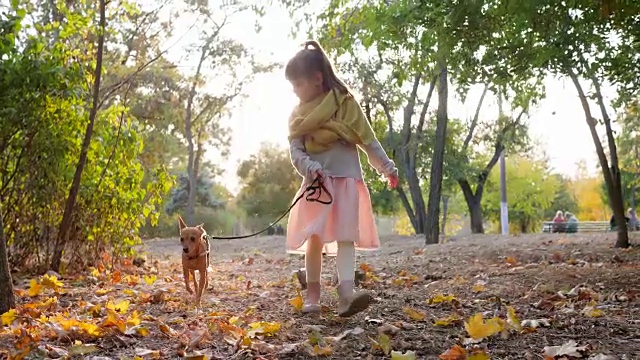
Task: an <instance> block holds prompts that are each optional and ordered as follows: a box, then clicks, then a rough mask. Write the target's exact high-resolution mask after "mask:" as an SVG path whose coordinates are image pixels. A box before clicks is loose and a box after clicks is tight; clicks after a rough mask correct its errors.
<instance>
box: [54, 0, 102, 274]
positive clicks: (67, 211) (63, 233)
mask: <svg viewBox="0 0 640 360" xmlns="http://www.w3.org/2000/svg"><path fill="white" fill-rule="evenodd" d="M99 6H100V27H99V30H98V31H99V34H98V49H97V51H96V68H95V71H94V82H93V101H92V103H91V112H90V113H89V124H87V129H86V130H85V133H84V140H83V141H82V148H81V150H80V159H78V164H77V166H76V172H75V174H74V176H73V182H72V183H71V189H69V197H68V198H67V203H66V205H65V208H64V213H63V215H62V221H61V222H60V228H59V230H58V238H57V239H56V245H55V248H54V251H53V257H52V259H51V264H50V266H49V268H50V269H51V270H53V271H56V272H58V271H60V263H61V261H62V252H63V250H64V248H65V246H66V244H67V241H68V239H69V232H70V230H71V221H72V219H73V209H74V207H75V204H76V199H77V197H78V192H79V190H80V181H81V180H82V172H83V171H84V167H85V165H86V163H87V155H88V153H89V145H91V136H92V135H93V126H94V124H95V121H96V115H97V113H98V96H99V95H100V79H101V77H102V54H103V49H104V37H105V29H106V22H107V21H106V16H105V0H100V2H99Z"/></svg>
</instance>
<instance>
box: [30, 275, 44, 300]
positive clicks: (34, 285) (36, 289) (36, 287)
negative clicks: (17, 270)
mask: <svg viewBox="0 0 640 360" xmlns="http://www.w3.org/2000/svg"><path fill="white" fill-rule="evenodd" d="M29 285H30V286H29V292H28V295H29V296H30V297H34V296H38V295H39V294H40V291H41V290H42V286H41V285H40V284H39V283H38V281H37V280H36V279H31V281H30V282H29Z"/></svg>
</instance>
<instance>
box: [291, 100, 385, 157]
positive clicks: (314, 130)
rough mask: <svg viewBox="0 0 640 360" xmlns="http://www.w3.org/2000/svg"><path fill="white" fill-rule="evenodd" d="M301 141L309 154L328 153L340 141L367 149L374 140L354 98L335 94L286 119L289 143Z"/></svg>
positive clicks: (306, 105) (306, 106) (298, 107)
mask: <svg viewBox="0 0 640 360" xmlns="http://www.w3.org/2000/svg"><path fill="white" fill-rule="evenodd" d="M336 99H337V101H336ZM300 137H303V138H304V144H305V149H306V151H307V152H310V153H319V152H322V151H325V150H328V149H329V148H330V147H331V145H332V144H333V143H334V142H336V141H338V140H340V139H342V140H345V141H347V142H348V143H350V144H355V145H368V144H370V143H371V142H372V141H373V140H375V138H376V136H375V134H374V133H373V129H371V125H370V124H369V122H368V121H367V118H366V116H365V115H364V113H363V112H362V109H361V108H360V105H358V103H357V102H356V101H355V99H354V98H353V96H351V95H349V94H341V93H339V92H338V91H336V90H332V91H330V92H328V93H327V94H326V95H325V96H324V97H322V96H321V97H319V98H317V99H315V100H312V101H310V102H307V103H304V104H300V105H298V106H297V107H296V108H295V109H294V110H293V113H292V114H291V117H290V118H289V140H291V139H294V138H300Z"/></svg>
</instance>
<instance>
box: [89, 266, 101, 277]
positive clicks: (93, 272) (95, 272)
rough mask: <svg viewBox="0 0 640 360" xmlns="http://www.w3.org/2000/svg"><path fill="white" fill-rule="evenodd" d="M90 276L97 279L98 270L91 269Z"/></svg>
mask: <svg viewBox="0 0 640 360" xmlns="http://www.w3.org/2000/svg"><path fill="white" fill-rule="evenodd" d="M90 274H91V276H93V277H95V278H97V277H99V276H100V271H98V269H96V268H92V270H91V272H90Z"/></svg>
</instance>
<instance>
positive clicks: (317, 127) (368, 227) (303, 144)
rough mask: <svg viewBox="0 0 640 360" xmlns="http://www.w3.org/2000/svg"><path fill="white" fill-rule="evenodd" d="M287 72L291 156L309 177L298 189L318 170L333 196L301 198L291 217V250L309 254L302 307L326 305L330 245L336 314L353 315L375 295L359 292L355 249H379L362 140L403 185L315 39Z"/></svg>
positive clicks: (382, 169)
mask: <svg viewBox="0 0 640 360" xmlns="http://www.w3.org/2000/svg"><path fill="white" fill-rule="evenodd" d="M285 76H286V78H287V80H289V81H290V82H291V84H292V85H293V91H294V92H295V94H296V96H297V97H298V98H299V99H300V104H299V105H298V106H296V108H295V109H294V110H293V113H292V114H291V117H290V119H289V143H290V147H289V149H290V155H291V162H292V164H293V166H294V167H295V169H296V170H297V171H298V173H299V174H300V175H301V176H303V178H304V180H303V184H302V187H301V189H300V190H299V192H298V195H300V193H301V192H303V191H304V189H305V187H306V186H307V185H308V184H310V183H311V182H312V181H313V179H314V178H316V177H317V176H320V177H322V179H323V184H324V185H325V187H326V188H327V190H328V191H329V192H330V193H331V195H332V196H333V202H332V203H331V204H330V205H324V204H321V203H317V202H307V201H301V202H299V203H298V205H296V206H295V207H294V208H293V210H292V211H291V213H290V215H289V223H288V226H287V252H288V253H305V265H306V271H307V296H306V299H305V303H304V305H303V308H302V311H303V312H305V313H311V312H319V311H320V273H321V271H322V252H323V248H324V250H325V252H326V253H327V254H328V255H337V259H336V265H337V268H338V281H339V285H338V296H339V302H338V315H340V316H351V315H353V314H356V313H358V312H360V311H362V310H364V309H366V308H367V307H368V306H369V302H370V301H371V297H370V295H369V294H368V293H367V292H364V291H361V292H355V291H354V287H355V286H354V273H355V250H356V248H358V249H363V250H375V249H377V248H379V247H380V240H379V239H378V233H377V230H376V226H375V222H374V216H373V210H372V208H371V199H370V198H369V191H368V190H367V187H366V186H365V184H364V181H363V178H362V169H361V168H360V160H359V156H358V148H357V147H356V146H358V147H360V148H361V149H363V150H364V151H365V152H366V153H367V157H368V158H369V164H371V165H372V166H373V167H374V168H375V169H376V170H377V171H378V173H381V174H383V175H384V176H386V177H387V180H388V183H389V186H390V187H391V188H395V187H396V186H397V183H398V170H397V169H396V167H395V164H394V163H393V161H391V160H389V158H388V157H387V154H386V153H385V152H384V150H383V149H382V146H380V143H379V142H378V140H377V139H376V136H375V134H374V133H373V130H372V129H371V126H370V124H369V122H368V121H367V119H366V117H365V115H364V113H363V111H362V109H361V108H360V106H359V105H358V103H357V102H356V100H355V99H354V98H353V95H352V94H351V92H350V91H349V89H348V87H347V86H346V85H345V84H344V82H342V81H341V80H340V79H338V77H337V76H336V74H335V72H334V70H333V66H332V65H331V63H330V61H329V59H328V57H327V55H326V54H325V52H324V50H323V49H322V47H320V45H319V44H318V43H317V42H315V41H308V42H306V43H305V45H304V48H303V49H302V50H300V51H299V52H298V53H297V54H296V55H295V56H294V57H293V58H292V59H291V60H290V61H289V63H288V64H287V66H286V69H285ZM298 195H296V196H298ZM336 253H337V254H336Z"/></svg>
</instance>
